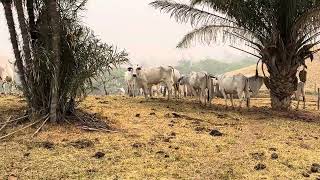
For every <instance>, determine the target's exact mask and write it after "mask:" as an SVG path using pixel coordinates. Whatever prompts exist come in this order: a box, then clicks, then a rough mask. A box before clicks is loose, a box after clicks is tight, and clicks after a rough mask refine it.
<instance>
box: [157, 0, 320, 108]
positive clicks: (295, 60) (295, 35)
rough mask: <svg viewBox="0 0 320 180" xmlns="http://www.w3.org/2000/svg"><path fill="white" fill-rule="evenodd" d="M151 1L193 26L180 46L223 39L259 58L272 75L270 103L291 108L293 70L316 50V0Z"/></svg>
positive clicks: (319, 7) (319, 9)
mask: <svg viewBox="0 0 320 180" xmlns="http://www.w3.org/2000/svg"><path fill="white" fill-rule="evenodd" d="M151 6H153V7H155V8H157V9H160V10H161V11H163V12H166V13H169V14H170V15H171V16H170V17H173V18H175V19H176V21H178V22H183V23H187V22H189V23H191V25H192V26H193V27H195V29H194V30H193V31H192V32H190V33H188V34H187V35H185V36H184V37H183V39H182V40H181V42H179V43H178V46H177V47H179V48H184V47H188V46H190V45H191V44H192V43H193V42H194V41H200V42H201V43H208V44H209V43H210V42H212V41H214V42H216V41H223V42H227V43H230V44H231V46H232V47H234V45H235V44H237V45H239V46H237V47H234V48H236V49H239V50H242V51H245V52H247V53H249V54H251V55H254V56H256V57H258V58H259V59H260V60H261V61H262V63H263V64H265V65H266V67H267V70H268V72H269V74H270V76H269V77H266V78H265V84H266V86H267V87H268V88H269V89H270V97H271V106H272V107H273V108H274V109H289V108H290V107H291V95H292V94H293V92H294V91H295V90H296V88H297V81H298V80H297V78H296V72H297V69H298V67H299V66H301V65H303V66H305V60H306V59H308V58H310V59H311V60H312V59H313V54H314V53H316V52H317V50H315V49H314V48H315V47H316V45H317V44H319V41H318V40H319V35H320V26H319V25H320V0H290V1H288V0H228V1H226V0H191V1H190V5H186V4H182V3H177V2H174V1H167V0H157V1H154V2H152V3H151ZM200 7H202V8H200Z"/></svg>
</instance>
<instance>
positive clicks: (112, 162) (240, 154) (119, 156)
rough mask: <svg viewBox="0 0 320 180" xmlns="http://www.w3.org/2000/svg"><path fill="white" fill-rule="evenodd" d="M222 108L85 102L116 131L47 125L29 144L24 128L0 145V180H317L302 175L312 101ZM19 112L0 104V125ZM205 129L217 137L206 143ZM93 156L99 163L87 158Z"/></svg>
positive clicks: (315, 159) (311, 159) (312, 137)
mask: <svg viewBox="0 0 320 180" xmlns="http://www.w3.org/2000/svg"><path fill="white" fill-rule="evenodd" d="M223 104H224V101H223V100H220V99H219V100H216V99H215V100H214V105H213V106H212V107H204V106H201V105H200V104H199V103H198V102H197V101H196V100H192V99H183V100H171V101H169V102H168V101H166V100H164V99H162V98H158V99H151V100H148V101H146V100H144V99H143V98H128V97H123V96H109V97H100V96H96V97H94V96H91V97H88V98H87V99H86V100H85V101H84V102H83V103H81V105H80V108H81V109H82V110H85V111H87V112H89V113H96V114H97V115H98V116H100V117H101V118H102V119H104V120H105V121H108V123H109V124H110V125H111V126H112V128H113V129H115V130H116V131H117V132H115V133H105V132H86V131H84V130H80V129H78V128H77V127H75V126H74V125H69V124H67V123H66V124H63V125H56V126H53V125H50V124H47V125H45V126H44V128H43V131H41V132H40V133H39V134H38V136H37V137H35V138H31V135H32V134H33V133H34V132H35V130H36V129H37V128H36V127H32V128H29V129H27V130H25V131H24V132H21V133H17V134H15V135H14V136H13V137H11V138H8V139H5V140H2V141H0V152H1V153H0V179H7V178H8V177H9V176H10V175H12V176H11V177H14V176H15V177H18V179H180V178H181V179H304V178H305V177H304V176H307V175H308V174H309V175H310V177H309V179H316V178H320V173H310V172H309V171H310V168H311V165H312V164H313V163H320V139H319V138H320V118H319V117H320V113H319V112H318V111H316V110H315V109H316V106H315V101H314V100H313V101H312V102H308V104H307V107H308V109H307V110H303V111H302V110H301V111H291V112H275V111H272V110H271V109H270V108H269V107H268V106H269V99H266V98H256V99H252V101H251V105H252V107H251V108H250V109H246V108H243V109H241V110H239V109H235V110H233V109H231V108H229V109H228V110H226V108H225V107H224V106H223ZM24 109H25V107H24V102H23V100H22V99H19V98H17V97H13V96H7V97H0V123H2V122H4V121H5V120H6V119H7V118H8V117H9V116H14V117H16V116H19V115H20V116H21V115H22V114H23V110H24ZM21 126H22V125H18V127H21ZM13 130H14V128H13V127H11V128H9V129H8V130H7V132H11V131H13ZM212 130H218V131H220V132H221V133H223V135H222V136H212V135H210V132H211V131H212ZM0 135H1V134H0ZM2 135H3V133H2ZM96 152H102V153H104V154H105V156H104V157H101V158H98V157H94V155H95V154H96ZM276 155H277V156H278V158H277V157H276ZM271 156H272V157H273V158H272V157H271ZM259 163H260V165H258V164H259ZM257 165H258V166H257ZM264 165H265V168H264ZM259 169H260V170H259Z"/></svg>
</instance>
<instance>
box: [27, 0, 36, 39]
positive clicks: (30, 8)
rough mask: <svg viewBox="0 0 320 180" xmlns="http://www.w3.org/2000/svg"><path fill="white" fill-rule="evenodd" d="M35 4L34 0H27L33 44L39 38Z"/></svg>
mask: <svg viewBox="0 0 320 180" xmlns="http://www.w3.org/2000/svg"><path fill="white" fill-rule="evenodd" d="M33 4H34V0H27V11H28V17H29V28H30V35H31V40H32V44H33V43H34V40H36V39H37V32H36V24H35V16H34V7H33Z"/></svg>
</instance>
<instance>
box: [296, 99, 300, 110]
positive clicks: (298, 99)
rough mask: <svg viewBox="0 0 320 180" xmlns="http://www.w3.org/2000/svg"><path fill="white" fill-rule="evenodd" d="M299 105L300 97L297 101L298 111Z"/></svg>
mask: <svg viewBox="0 0 320 180" xmlns="http://www.w3.org/2000/svg"><path fill="white" fill-rule="evenodd" d="M299 104H300V97H298V99H297V107H296V109H299Z"/></svg>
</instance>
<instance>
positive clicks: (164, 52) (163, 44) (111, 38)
mask: <svg viewBox="0 0 320 180" xmlns="http://www.w3.org/2000/svg"><path fill="white" fill-rule="evenodd" d="M150 2H151V0H128V1H119V0H89V2H88V4H87V11H86V12H84V13H83V16H84V19H83V21H84V22H85V24H86V25H87V26H89V27H91V28H92V29H93V30H94V32H95V34H96V35H98V36H99V37H100V38H101V39H102V40H103V41H104V42H107V43H109V44H113V45H116V46H118V47H119V48H125V49H127V51H128V52H129V55H130V59H131V61H133V62H135V63H139V64H144V65H154V64H156V65H161V64H175V63H176V62H177V61H179V60H180V59H183V58H188V59H201V58H205V57H212V58H215V59H221V60H225V61H234V60H239V59H242V58H243V57H244V56H247V55H245V54H243V53H241V52H239V51H237V50H234V49H231V48H229V47H227V46H226V45H220V46H218V45H211V46H210V47H204V46H200V45H198V46H195V47H192V48H189V49H184V50H181V49H176V48H175V46H176V44H177V43H178V42H179V41H180V40H181V38H182V37H183V35H184V34H186V33H187V32H189V31H191V30H192V28H191V27H190V26H189V25H188V24H178V23H176V22H175V20H174V19H170V17H169V15H168V14H162V13H160V12H159V11H158V10H156V9H153V8H152V7H150V6H149V5H148V4H149V3H150ZM182 2H188V1H186V0H183V1H182ZM0 33H1V36H0V59H2V60H3V59H5V60H6V59H8V58H12V57H13V55H12V50H11V45H10V43H9V35H8V29H7V27H6V22H5V18H4V13H3V10H2V6H1V11H0Z"/></svg>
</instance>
